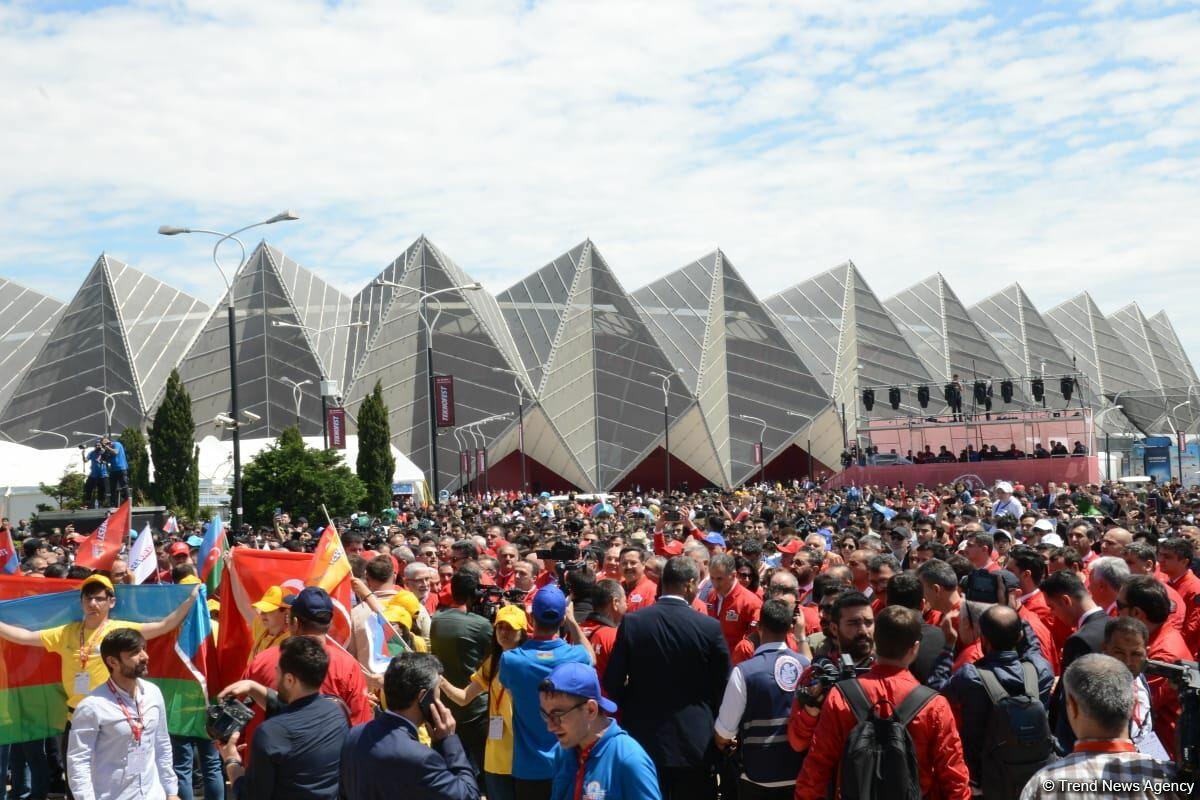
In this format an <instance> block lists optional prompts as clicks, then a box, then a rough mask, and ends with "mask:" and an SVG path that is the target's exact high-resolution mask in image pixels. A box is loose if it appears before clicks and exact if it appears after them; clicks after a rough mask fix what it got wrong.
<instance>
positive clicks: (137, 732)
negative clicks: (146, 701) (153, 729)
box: [108, 678, 145, 745]
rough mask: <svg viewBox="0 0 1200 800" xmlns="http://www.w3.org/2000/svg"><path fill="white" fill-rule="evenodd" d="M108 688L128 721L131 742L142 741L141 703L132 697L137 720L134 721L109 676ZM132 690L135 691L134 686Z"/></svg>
mask: <svg viewBox="0 0 1200 800" xmlns="http://www.w3.org/2000/svg"><path fill="white" fill-rule="evenodd" d="M108 690H109V691H110V692H112V695H113V699H115V700H116V701H117V707H118V708H120V709H121V713H122V714H124V715H125V721H126V722H128V723H129V730H130V732H131V733H133V743H134V744H135V745H140V744H141V743H142V729H143V728H144V727H145V723H144V721H143V720H142V704H141V703H139V702H138V701H137V698H136V697H135V698H134V700H133V707H134V710H135V711H136V712H137V721H136V722H135V721H134V718H133V714H131V713H129V706H128V705H127V704H126V703H125V698H124V697H123V696H122V695H121V691H120V690H119V689H118V688H117V685H116V684H115V683H113V682H112V679H111V678H110V679H109V681H108ZM134 691H135V692H136V691H137V689H136V687H135V688H134Z"/></svg>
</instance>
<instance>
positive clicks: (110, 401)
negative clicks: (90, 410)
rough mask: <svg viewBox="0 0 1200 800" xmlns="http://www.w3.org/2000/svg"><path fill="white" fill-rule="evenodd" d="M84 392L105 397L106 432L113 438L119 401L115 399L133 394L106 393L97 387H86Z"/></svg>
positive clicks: (124, 391)
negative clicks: (114, 418)
mask: <svg viewBox="0 0 1200 800" xmlns="http://www.w3.org/2000/svg"><path fill="white" fill-rule="evenodd" d="M83 390H84V391H85V392H95V393H96V394H99V395H103V397H104V400H103V402H104V422H105V430H107V431H108V435H109V436H112V418H113V414H115V413H117V401H116V399H115V398H117V397H121V396H128V395H131V394H133V392H131V391H129V390H128V389H122V390H121V391H119V392H106V391H104V390H103V389H100V388H97V387H95V386H85V387H83Z"/></svg>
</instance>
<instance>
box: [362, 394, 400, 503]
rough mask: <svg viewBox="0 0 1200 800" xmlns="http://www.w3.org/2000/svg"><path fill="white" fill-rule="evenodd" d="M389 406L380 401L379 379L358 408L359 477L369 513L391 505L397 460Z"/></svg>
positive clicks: (381, 398) (381, 396) (381, 395)
mask: <svg viewBox="0 0 1200 800" xmlns="http://www.w3.org/2000/svg"><path fill="white" fill-rule="evenodd" d="M391 438H392V433H391V428H390V427H389V426H388V409H387V406H386V405H384V403H383V387H382V386H380V384H379V381H376V382H375V388H374V389H373V390H372V391H371V393H370V394H369V395H367V396H366V397H365V398H364V399H363V401H362V405H361V406H359V407H358V463H357V464H355V467H356V469H357V471H358V477H359V478H361V479H362V482H363V486H364V487H366V491H367V499H366V504H367V508H368V510H370V511H371V513H373V514H374V513H378V512H379V510H380V509H383V508H386V507H388V506H389V505H391V501H392V476H393V475H395V474H396V459H395V457H393V456H392V448H391Z"/></svg>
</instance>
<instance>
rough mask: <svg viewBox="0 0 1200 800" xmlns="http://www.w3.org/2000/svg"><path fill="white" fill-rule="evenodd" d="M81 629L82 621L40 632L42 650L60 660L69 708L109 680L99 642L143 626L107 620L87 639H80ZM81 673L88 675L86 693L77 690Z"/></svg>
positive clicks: (88, 635)
mask: <svg viewBox="0 0 1200 800" xmlns="http://www.w3.org/2000/svg"><path fill="white" fill-rule="evenodd" d="M82 628H83V623H82V622H70V623H67V624H66V625H59V626H58V627H57V628H47V629H46V630H44V631H41V632H40V635H41V637H42V647H44V648H45V649H46V651H47V652H50V653H57V654H58V658H59V660H60V661H62V684H63V689H64V690H66V693H67V707H68V708H75V706H77V705H79V703H80V701H82V700H83V698H84V697H85V696H86V695H87V694H88V692H91V691H92V690H93V689H95V688H96V687H97V686H99V685H100V684H102V683H104V682H105V681H106V680H108V667H106V666H104V659H102V658H100V641H101V640H102V639H103V638H104V636H105V635H106V634H107V633H109V632H110V631H114V630H117V629H119V628H132V629H133V630H135V631H140V630H141V629H142V625H141V623H137V622H126V621H124V620H120V619H109V620H105V622H104V624H103V625H101V626H100V627H99V628H97V629H96V630H94V631H92V632H91V633H90V634H87V638H86V639H84V638H82V636H83V633H82ZM85 648H86V651H87V652H86V655H85V653H84V650H85ZM81 673H83V674H86V675H87V678H88V684H87V691H76V688H77V687H76V686H75V676H76V675H78V674H81Z"/></svg>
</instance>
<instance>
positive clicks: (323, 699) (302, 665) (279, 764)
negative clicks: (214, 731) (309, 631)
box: [220, 636, 350, 800]
mask: <svg viewBox="0 0 1200 800" xmlns="http://www.w3.org/2000/svg"><path fill="white" fill-rule="evenodd" d="M328 671H329V656H328V655H327V654H326V653H325V648H324V647H323V646H322V645H321V643H320V642H318V641H317V640H315V639H313V638H310V637H308V636H293V637H292V638H291V639H288V640H287V641H286V642H284V643H283V644H282V645H280V646H279V673H278V683H279V686H278V692H276V691H275V690H271V689H268V688H267V687H265V686H263V685H262V684H260V683H256V682H254V681H248V680H247V681H238V682H237V683H234V684H232V685H231V686H229V687H227V688H226V689H225V690H224V691H222V692H221V697H222V698H226V697H231V696H234V695H250V696H251V697H252V698H254V701H255V702H256V703H258V704H259V705H261V706H262V707H263V708H265V709H266V712H267V719H266V721H265V722H263V724H262V725H260V726H259V727H258V730H257V731H256V732H255V735H254V740H253V744H252V746H251V750H252V753H251V755H252V758H251V759H250V767H249V769H246V768H245V767H243V765H242V761H241V759H239V758H238V740H239V739H240V738H241V734H240V733H234V734H233V735H232V736H230V737H229V740H228V741H226V742H225V743H224V744H222V745H221V748H220V749H221V757H222V758H223V759H224V761H225V772H226V775H227V776H228V777H229V782H230V784H231V785H232V786H233V797H234V798H238V797H244V798H254V800H260V798H263V799H265V798H279V800H301V799H307V798H311V800H335V798H337V796H338V765H339V762H340V760H341V752H342V743H343V742H344V740H345V738H346V732H347V731H348V730H349V728H350V712H349V709H348V708H347V707H346V705H345V704H344V703H343V702H342V701H340V700H338V699H337V698H335V697H331V696H328V695H323V694H321V693H320V690H321V684H322V683H323V682H324V681H325V676H326V673H327V672H328Z"/></svg>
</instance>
